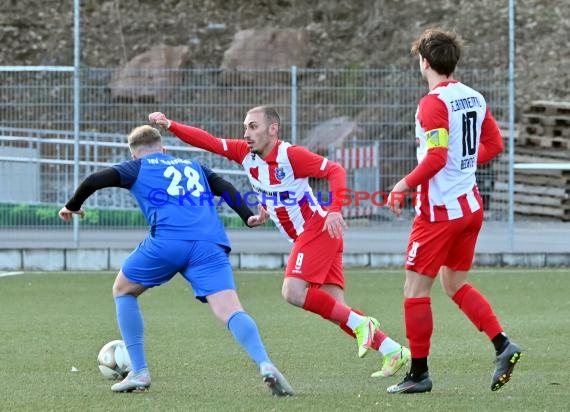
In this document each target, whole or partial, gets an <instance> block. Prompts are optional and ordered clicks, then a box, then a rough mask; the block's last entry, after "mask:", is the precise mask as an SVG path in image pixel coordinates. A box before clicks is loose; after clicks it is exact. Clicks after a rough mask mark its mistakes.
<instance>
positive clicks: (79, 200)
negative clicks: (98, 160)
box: [58, 167, 121, 221]
mask: <svg viewBox="0 0 570 412" xmlns="http://www.w3.org/2000/svg"><path fill="white" fill-rule="evenodd" d="M120 184H121V178H120V176H119V172H117V171H116V170H115V169H113V168H112V167H107V168H105V169H103V170H100V171H98V172H95V173H93V174H91V175H89V176H87V177H86V178H85V180H84V181H83V182H81V184H80V185H79V186H78V187H77V189H76V190H75V193H74V194H73V196H72V197H71V199H69V201H68V202H67V203H66V204H65V206H64V207H62V208H61V210H60V211H59V212H58V215H59V217H60V218H61V219H62V220H65V221H69V220H71V217H72V215H74V214H77V215H79V216H81V217H83V216H84V215H85V211H84V210H83V209H82V208H81V206H82V205H83V203H84V202H85V201H86V200H87V199H88V198H89V196H91V195H92V194H93V193H95V191H97V190H99V189H103V188H105V187H120Z"/></svg>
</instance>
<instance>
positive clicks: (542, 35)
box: [0, 0, 570, 109]
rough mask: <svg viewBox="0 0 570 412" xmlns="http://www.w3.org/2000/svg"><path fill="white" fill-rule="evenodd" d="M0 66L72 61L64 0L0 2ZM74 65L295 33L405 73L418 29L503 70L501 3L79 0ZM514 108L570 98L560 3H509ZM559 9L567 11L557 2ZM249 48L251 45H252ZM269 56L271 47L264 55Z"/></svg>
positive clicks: (318, 63)
mask: <svg viewBox="0 0 570 412" xmlns="http://www.w3.org/2000/svg"><path fill="white" fill-rule="evenodd" d="M3 3H4V7H2V8H1V9H0V41H1V43H2V44H3V46H4V47H2V48H1V49H0V64H2V65H72V64H73V1H72V0H4V2H3ZM81 3H82V10H81V27H82V34H81V36H82V38H81V47H82V53H81V59H82V64H84V65H89V66H96V67H115V66H118V65H120V64H121V63H124V62H126V61H128V60H129V59H131V58H132V57H134V56H136V55H137V54H139V53H141V52H143V51H146V50H148V49H149V48H150V47H151V46H153V45H156V44H167V45H172V46H174V45H187V46H189V47H190V50H191V60H190V61H191V62H190V66H191V67H219V66H220V64H221V61H222V57H223V53H224V51H225V50H226V49H227V48H228V47H229V45H230V43H231V41H232V38H233V35H234V34H235V33H236V32H237V31H238V30H243V29H251V28H263V27H268V26H269V27H279V28H303V29H305V30H306V31H307V33H308V34H309V39H310V48H311V56H312V57H311V59H310V61H309V66H310V67H367V68H382V67H406V68H409V67H412V66H415V64H416V61H415V59H412V58H411V57H410V54H409V45H410V43H411V42H412V40H413V39H414V38H415V36H417V35H418V33H420V32H421V31H422V30H423V29H424V28H426V27H428V26H433V25H440V26H443V27H445V28H454V29H456V30H458V31H459V32H460V33H461V34H462V36H463V37H464V38H465V40H466V42H467V49H466V53H465V56H464V58H463V59H462V63H461V64H462V65H463V66H465V67H470V68H493V67H504V68H506V67H507V58H508V53H507V50H508V21H507V16H508V13H507V11H508V10H507V4H508V1H507V0H499V1H496V0H480V1H472V0H438V1H431V0H400V1H397V0H333V1H330V0H313V1H304V0H163V1H160V2H159V1H155V0H110V1H102V0H82V1H81ZM516 3H517V13H516V43H517V54H516V67H517V107H518V108H519V109H520V108H522V107H524V106H525V105H526V104H527V103H528V102H529V101H531V100H537V99H539V100H569V96H570V70H569V69H568V67H569V66H570V35H569V33H570V7H568V3H567V0H518V1H516ZM564 4H566V6H564ZM252 47H255V45H252ZM268 53H271V51H268Z"/></svg>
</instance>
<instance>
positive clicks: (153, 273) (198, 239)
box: [59, 126, 293, 396]
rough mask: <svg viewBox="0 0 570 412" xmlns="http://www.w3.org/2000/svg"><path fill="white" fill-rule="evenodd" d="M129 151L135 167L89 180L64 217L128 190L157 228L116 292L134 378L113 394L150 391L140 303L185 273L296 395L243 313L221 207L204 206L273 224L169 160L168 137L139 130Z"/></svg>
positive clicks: (127, 265)
mask: <svg viewBox="0 0 570 412" xmlns="http://www.w3.org/2000/svg"><path fill="white" fill-rule="evenodd" d="M128 145H129V149H130V151H131V154H132V158H133V160H130V161H126V162H123V163H121V164H118V165H115V166H112V167H108V168H105V169H103V170H101V171H98V172H96V173H93V174H91V175H90V176H88V177H87V178H86V179H85V180H84V181H83V182H82V183H81V184H80V185H79V187H78V188H77V190H76V191H75V193H74V195H73V197H72V198H71V199H70V200H69V201H68V202H67V204H66V205H65V207H63V208H62V209H61V210H60V211H59V216H60V218H61V219H63V220H65V221H69V220H71V218H72V215H73V214H77V215H79V216H81V217H83V216H84V213H85V211H84V210H83V209H82V208H81V206H82V204H83V203H84V202H85V200H86V199H87V198H88V197H89V196H91V195H92V194H93V193H94V192H95V191H96V190H99V189H102V188H105V187H122V188H125V189H128V190H129V191H130V192H131V193H132V194H133V196H134V197H135V198H136V200H137V202H138V204H139V206H140V208H141V211H142V212H143V213H144V215H145V217H146V219H147V221H148V224H149V226H150V230H149V234H148V236H147V237H146V238H145V239H144V240H143V241H142V242H141V243H140V244H139V245H138V247H137V248H136V249H135V250H134V251H133V252H132V253H131V254H130V255H129V256H128V257H127V259H126V261H125V262H124V264H123V267H122V268H121V270H120V271H119V273H118V274H117V277H116V279H115V283H114V285H113V297H114V299H115V305H116V310H117V322H118V325H119V329H120V331H121V335H122V337H123V340H124V341H125V344H126V347H127V350H128V352H129V356H130V358H131V362H132V372H130V373H129V375H128V376H127V377H126V378H125V379H124V380H123V381H122V382H119V383H116V384H114V385H113V386H112V387H111V390H112V391H114V392H132V391H140V390H147V389H148V388H149V387H150V383H151V378H150V374H149V371H148V365H147V361H146V356H145V350H144V325H143V318H142V314H141V311H140V307H139V303H138V297H139V296H140V295H141V294H142V293H143V292H144V291H145V290H147V289H148V288H152V287H154V286H159V285H162V284H164V283H166V282H168V281H169V280H170V279H172V277H173V276H174V275H175V274H176V273H178V272H180V273H181V274H182V276H183V277H184V278H185V279H186V280H187V281H188V282H189V283H190V285H191V286H192V289H193V291H194V294H195V295H196V298H197V299H199V300H200V301H202V302H207V303H208V304H209V305H210V307H211V309H212V311H213V312H214V315H215V316H216V317H217V318H218V319H220V320H221V321H222V322H224V324H225V325H227V327H228V329H229V330H230V332H231V333H232V335H233V336H234V338H235V340H236V341H237V342H238V343H239V344H240V345H241V346H242V348H243V349H244V350H245V351H246V352H247V354H248V355H249V357H250V358H251V359H252V360H253V361H254V362H255V363H256V365H257V366H258V367H259V370H260V373H261V376H262V378H263V381H264V382H265V383H266V384H267V386H268V387H269V388H270V389H271V391H272V393H273V395H276V396H287V395H293V389H292V388H291V386H290V385H289V383H288V382H287V380H286V379H285V378H284V377H283V375H282V374H281V373H280V372H279V370H278V369H277V368H276V367H275V366H274V365H273V362H272V361H271V360H270V358H269V356H268V354H267V352H266V350H265V347H264V345H263V342H262V340H261V336H260V334H259V330H258V328H257V325H256V323H255V321H254V320H253V318H251V316H249V315H248V314H247V312H245V311H244V309H243V307H242V306H241V303H240V301H239V298H238V295H237V293H236V290H235V284H234V279H233V272H232V268H231V265H230V261H229V258H228V253H229V251H230V242H229V239H228V237H227V235H226V233H225V230H224V227H223V225H222V223H221V221H220V219H219V217H218V215H217V213H216V208H215V206H214V205H213V203H212V202H211V201H203V199H205V198H210V195H211V194H213V195H218V196H221V195H223V196H224V197H225V198H226V199H227V198H229V199H230V201H228V204H230V206H231V207H232V208H233V209H234V210H235V211H236V212H237V213H238V214H239V215H240V217H241V218H242V220H244V222H245V223H246V224H247V225H248V226H250V227H253V226H258V225H260V224H263V223H265V221H266V220H267V218H266V217H265V216H262V215H254V214H253V213H252V212H251V210H250V209H249V207H248V206H247V205H246V204H245V203H244V202H239V201H237V198H238V196H239V193H238V192H237V190H236V189H235V187H233V186H232V185H231V184H230V183H229V182H227V181H226V180H224V179H222V178H221V177H219V176H218V175H216V174H215V173H214V172H212V171H211V170H210V169H209V168H207V167H204V166H202V165H201V164H200V163H198V162H197V161H195V160H186V159H179V158H175V157H173V156H170V155H167V154H165V151H164V148H163V146H162V138H161V135H160V133H159V131H158V130H156V129H154V128H153V127H150V126H140V127H137V128H135V129H133V131H132V132H131V133H130V134H129V136H128ZM204 195H206V196H204ZM201 199H202V201H201Z"/></svg>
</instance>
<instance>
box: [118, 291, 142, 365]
mask: <svg viewBox="0 0 570 412" xmlns="http://www.w3.org/2000/svg"><path fill="white" fill-rule="evenodd" d="M115 306H116V308H117V323H118V324H119V330H120V331H121V336H122V337H123V340H124V341H125V345H126V347H127V351H128V352H129V357H130V358H131V363H132V365H133V368H132V369H133V372H138V371H140V370H141V369H145V368H147V364H146V357H145V354H144V324H143V318H142V314H141V310H140V308H139V302H138V300H137V298H136V297H135V296H133V295H122V296H116V297H115Z"/></svg>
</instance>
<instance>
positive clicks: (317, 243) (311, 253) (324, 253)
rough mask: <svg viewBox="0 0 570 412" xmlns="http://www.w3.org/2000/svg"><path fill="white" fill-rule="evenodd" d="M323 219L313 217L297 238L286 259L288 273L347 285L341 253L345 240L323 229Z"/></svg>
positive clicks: (313, 282) (314, 282)
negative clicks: (334, 236)
mask: <svg viewBox="0 0 570 412" xmlns="http://www.w3.org/2000/svg"><path fill="white" fill-rule="evenodd" d="M323 225H324V219H323V218H322V217H320V216H318V215H317V216H314V217H313V218H311V220H310V221H309V222H307V225H306V227H305V231H304V232H303V233H301V235H300V236H299V237H298V238H297V239H296V240H295V243H294V244H293V249H292V250H291V254H290V255H289V260H288V261H287V268H286V269H285V277H294V278H299V279H303V280H304V281H306V282H309V283H311V284H314V285H323V284H332V285H337V286H339V287H341V288H343V289H344V273H343V270H342V253H343V250H344V241H343V239H342V238H340V239H333V238H332V237H330V235H329V232H328V231H324V232H323V231H322V230H323Z"/></svg>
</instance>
